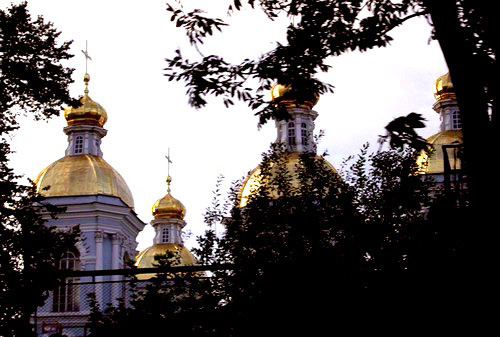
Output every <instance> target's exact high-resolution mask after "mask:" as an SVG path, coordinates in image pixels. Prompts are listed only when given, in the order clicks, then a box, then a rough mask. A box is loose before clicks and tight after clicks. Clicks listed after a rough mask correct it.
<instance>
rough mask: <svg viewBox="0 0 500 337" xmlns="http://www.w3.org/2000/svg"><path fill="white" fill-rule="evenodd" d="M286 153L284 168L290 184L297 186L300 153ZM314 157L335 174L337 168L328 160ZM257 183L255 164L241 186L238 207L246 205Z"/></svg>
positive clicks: (258, 179)
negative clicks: (287, 173)
mask: <svg viewBox="0 0 500 337" xmlns="http://www.w3.org/2000/svg"><path fill="white" fill-rule="evenodd" d="M286 155H287V156H288V157H287V163H286V168H287V171H288V172H289V174H290V176H291V177H292V186H293V187H295V188H297V187H299V184H300V183H299V181H298V179H297V178H296V173H297V172H296V171H297V166H298V165H299V162H300V153H299V152H290V153H287V154H286ZM315 158H316V159H319V160H321V161H322V162H323V163H324V164H325V166H326V167H327V168H328V169H330V170H331V171H332V173H334V174H337V170H336V169H335V167H333V165H332V164H330V162H328V160H326V159H325V158H323V157H322V156H318V155H315ZM259 185H260V166H257V167H256V168H255V169H253V170H252V171H251V172H250V174H249V175H248V177H247V179H246V180H245V182H244V183H243V186H242V188H241V191H240V207H245V206H246V204H247V202H248V198H249V196H250V195H251V194H252V193H253V192H254V191H255V190H256V189H257V188H258V187H259ZM272 197H273V198H277V195H273V196H272Z"/></svg>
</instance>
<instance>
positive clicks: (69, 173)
mask: <svg viewBox="0 0 500 337" xmlns="http://www.w3.org/2000/svg"><path fill="white" fill-rule="evenodd" d="M35 184H36V186H37V191H38V192H39V193H40V194H41V195H43V196H45V197H66V196H81V195H99V194H101V195H108V196H113V197H117V198H120V199H121V200H122V201H123V202H124V203H125V204H127V205H128V206H130V207H132V208H133V207H134V199H133V198H132V193H131V192H130V189H129V188H128V186H127V184H126V183H125V180H124V179H123V178H122V176H121V175H120V174H119V173H118V172H117V171H115V169H113V168H112V167H111V165H109V164H108V163H107V162H106V161H105V160H104V159H102V158H101V157H97V156H90V155H80V156H66V157H63V158H61V159H59V160H57V161H55V162H54V163H52V164H50V165H49V166H48V167H47V168H45V169H44V170H43V171H42V172H40V173H39V174H38V177H37V178H36V180H35ZM47 187H49V189H47V190H46V188H47Z"/></svg>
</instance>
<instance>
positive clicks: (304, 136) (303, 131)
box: [300, 123, 309, 145]
mask: <svg viewBox="0 0 500 337" xmlns="http://www.w3.org/2000/svg"><path fill="white" fill-rule="evenodd" d="M300 136H301V138H302V145H308V143H309V141H308V137H307V136H308V134H307V124H306V123H302V125H301V129H300Z"/></svg>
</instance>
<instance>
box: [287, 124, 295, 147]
mask: <svg viewBox="0 0 500 337" xmlns="http://www.w3.org/2000/svg"><path fill="white" fill-rule="evenodd" d="M288 145H295V123H294V122H289V123H288Z"/></svg>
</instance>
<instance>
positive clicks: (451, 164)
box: [418, 73, 463, 187]
mask: <svg viewBox="0 0 500 337" xmlns="http://www.w3.org/2000/svg"><path fill="white" fill-rule="evenodd" d="M433 91H434V98H435V99H436V102H435V103H434V104H433V106H432V108H433V109H434V111H436V112H437V113H438V114H439V118H440V121H441V123H440V131H439V132H438V133H436V134H434V135H432V136H431V137H429V138H428V139H427V143H428V144H430V145H431V146H432V149H433V151H432V152H431V154H430V155H427V154H422V155H421V156H420V157H419V158H418V164H419V165H420V166H421V168H422V173H424V174H426V175H427V176H428V177H431V179H432V182H433V183H435V184H436V186H442V185H444V184H445V183H446V182H447V181H449V182H450V184H451V183H453V184H461V182H462V179H461V172H462V171H461V169H462V163H461V160H460V149H461V145H462V143H463V138H462V123H461V119H460V111H459V108H458V103H457V97H456V95H455V91H454V89H453V83H452V82H451V78H450V74H449V73H447V74H445V75H443V76H440V77H438V79H437V80H436V82H435V84H434V88H433ZM457 187H458V186H457Z"/></svg>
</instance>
